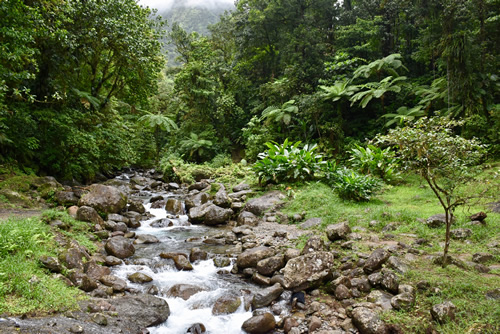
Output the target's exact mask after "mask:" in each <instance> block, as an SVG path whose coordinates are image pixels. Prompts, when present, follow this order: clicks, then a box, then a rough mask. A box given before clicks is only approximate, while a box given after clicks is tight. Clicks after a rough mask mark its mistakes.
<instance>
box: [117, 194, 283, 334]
mask: <svg viewBox="0 0 500 334" xmlns="http://www.w3.org/2000/svg"><path fill="white" fill-rule="evenodd" d="M158 195H161V196H163V198H164V199H165V200H166V199H168V198H176V199H179V200H181V201H182V203H183V205H184V201H183V196H182V195H179V194H175V193H172V192H154V193H153V192H148V191H141V192H140V193H139V196H135V197H136V199H140V200H142V201H143V203H144V207H145V208H146V211H147V212H149V214H150V215H151V216H152V218H150V219H147V220H144V221H141V227H139V228H137V229H136V230H135V232H136V234H137V235H140V234H149V235H154V236H155V237H157V238H158V239H159V241H160V242H159V243H153V244H143V245H136V252H135V255H134V256H133V257H131V258H130V259H129V260H128V261H126V263H125V264H122V265H120V266H117V267H115V268H114V269H113V275H116V276H118V277H120V278H122V279H124V280H127V277H128V275H130V274H133V273H135V272H141V273H144V274H146V275H148V276H150V277H151V278H153V281H151V282H149V283H145V284H136V283H132V282H129V285H130V286H131V287H132V288H135V289H137V290H139V291H141V292H148V291H151V289H156V288H157V291H159V292H158V294H157V295H158V297H161V298H164V299H165V300H166V301H167V303H168V304H169V306H170V312H171V314H170V316H169V318H168V320H167V321H166V322H165V323H163V324H161V325H159V326H157V327H152V328H148V329H149V331H150V332H151V333H152V334H166V333H169V334H176V333H186V332H187V331H188V329H189V328H190V327H191V326H192V325H193V324H196V323H201V324H203V325H204V326H205V328H206V333H221V332H224V333H225V334H239V333H245V332H244V331H242V330H241V325H242V323H243V322H244V321H245V320H247V319H249V318H250V317H251V316H252V312H251V311H250V310H245V307H244V305H245V304H246V305H248V302H247V303H245V300H244V297H243V296H244V295H246V296H250V295H251V294H253V293H254V292H256V291H258V290H260V289H261V288H260V287H259V286H257V285H255V284H252V283H249V282H246V281H244V280H243V279H241V278H239V277H238V276H236V275H233V274H231V273H230V271H231V268H232V266H233V264H234V262H235V260H236V259H235V258H231V257H228V255H226V252H227V251H229V252H230V248H231V247H233V246H232V245H213V244H206V243H204V242H203V240H204V239H205V238H206V237H210V236H215V235H217V234H220V233H223V232H229V231H230V228H228V227H225V226H223V227H207V226H204V225H192V224H190V223H189V221H188V216H187V215H177V216H173V215H171V214H169V213H168V212H167V211H166V210H165V209H154V208H151V203H149V202H150V199H151V198H152V197H153V196H158ZM164 218H169V219H170V220H171V222H172V223H173V226H169V227H151V226H150V224H151V223H152V222H155V221H158V220H159V219H164ZM194 247H198V248H200V249H201V250H204V251H206V252H208V259H207V260H198V261H195V262H193V263H192V265H193V270H191V271H179V270H177V269H176V267H175V266H174V265H173V261H171V260H166V259H163V258H161V257H160V256H159V254H160V253H162V252H165V253H184V254H186V255H187V256H188V257H189V254H190V251H191V249H192V248H194ZM214 257H224V258H226V259H229V260H230V264H229V265H227V266H225V267H216V265H215V264H214ZM226 262H227V261H226ZM176 284H190V285H195V286H197V287H200V288H202V289H203V291H201V292H198V293H196V294H194V295H192V296H191V297H190V298H189V299H187V300H184V299H182V298H178V297H168V296H167V293H166V292H167V291H168V289H169V288H171V287H172V286H174V285H176ZM234 294H237V295H240V296H242V297H240V298H241V300H242V303H241V306H240V307H239V308H238V310H237V311H236V312H235V313H232V314H224V315H213V314H212V308H213V305H214V303H215V302H216V301H217V299H218V298H220V297H222V296H224V295H234ZM281 303H282V304H284V303H285V301H283V300H282V301H281ZM247 308H248V307H247ZM283 309H286V306H284V305H283Z"/></svg>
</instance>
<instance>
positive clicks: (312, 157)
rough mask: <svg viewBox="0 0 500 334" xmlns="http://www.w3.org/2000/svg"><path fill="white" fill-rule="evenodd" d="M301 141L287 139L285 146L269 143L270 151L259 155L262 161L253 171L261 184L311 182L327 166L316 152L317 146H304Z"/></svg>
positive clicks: (256, 164) (257, 163) (267, 144)
mask: <svg viewBox="0 0 500 334" xmlns="http://www.w3.org/2000/svg"><path fill="white" fill-rule="evenodd" d="M300 144H301V142H300V141H298V142H295V143H292V142H289V141H288V139H285V141H284V143H283V144H281V145H280V144H278V143H276V142H267V143H266V146H267V147H268V150H267V151H266V152H262V153H259V158H260V160H259V161H257V162H256V163H255V165H254V166H253V170H254V172H255V173H256V175H257V177H258V178H259V183H260V182H262V181H264V183H267V182H283V181H292V182H293V181H299V180H310V179H312V178H313V177H314V174H315V173H316V172H319V171H320V170H321V167H322V166H324V165H325V164H326V162H325V161H323V156H322V155H321V154H319V153H315V152H314V151H315V150H316V149H317V145H315V144H314V145H307V144H306V145H304V147H303V148H299V145H300Z"/></svg>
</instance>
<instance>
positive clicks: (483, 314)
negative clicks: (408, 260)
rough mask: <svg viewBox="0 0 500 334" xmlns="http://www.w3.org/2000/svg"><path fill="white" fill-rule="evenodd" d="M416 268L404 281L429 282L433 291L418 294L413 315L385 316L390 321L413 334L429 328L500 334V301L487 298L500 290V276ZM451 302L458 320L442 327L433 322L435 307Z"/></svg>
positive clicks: (428, 265) (421, 264) (420, 263)
mask: <svg viewBox="0 0 500 334" xmlns="http://www.w3.org/2000/svg"><path fill="white" fill-rule="evenodd" d="M412 267H413V268H414V269H413V270H411V271H410V272H409V273H407V274H406V275H405V276H404V278H403V279H404V281H405V283H411V284H414V283H416V282H419V281H425V282H428V283H429V286H430V288H429V289H427V290H426V291H419V292H418V293H417V300H416V304H415V306H414V307H413V308H412V309H411V310H410V311H399V312H388V313H385V314H384V318H385V320H386V321H388V322H390V323H396V324H399V325H400V326H401V327H402V328H404V329H405V330H406V331H408V332H411V333H424V332H425V330H426V328H427V327H429V326H434V328H435V329H436V330H437V331H438V332H439V333H443V334H455V333H498V331H499V330H500V326H499V322H498V320H499V319H500V308H499V307H498V301H497V300H493V299H488V298H486V297H485V294H486V292H487V291H490V290H493V289H496V288H500V281H499V280H498V276H496V275H484V274H480V273H477V272H475V271H473V270H463V269H460V268H457V267H456V266H453V265H450V266H448V267H446V268H442V267H441V266H436V265H432V264H431V263H429V262H428V261H425V260H420V261H417V262H415V263H414V264H412ZM436 289H437V290H436ZM447 300H449V301H451V302H453V304H455V306H456V307H457V312H456V316H457V318H456V320H455V321H452V322H448V323H445V324H442V325H440V324H437V323H435V322H433V321H432V320H431V316H430V309H431V307H432V306H433V305H435V304H439V303H442V302H444V301H447Z"/></svg>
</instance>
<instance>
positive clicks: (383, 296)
mask: <svg viewBox="0 0 500 334" xmlns="http://www.w3.org/2000/svg"><path fill="white" fill-rule="evenodd" d="M393 297H394V296H393V295H392V294H390V293H388V292H385V291H382V290H373V291H372V292H370V294H369V295H368V296H366V300H367V301H368V302H370V303H374V304H376V305H378V306H380V307H382V309H383V310H391V309H392V304H391V300H392V298H393Z"/></svg>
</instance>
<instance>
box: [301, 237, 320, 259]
mask: <svg viewBox="0 0 500 334" xmlns="http://www.w3.org/2000/svg"><path fill="white" fill-rule="evenodd" d="M324 250H325V243H324V242H323V239H321V237H319V236H312V237H310V238H309V240H307V242H306V244H305V246H304V248H303V249H302V252H301V253H300V255H305V254H309V253H313V252H321V251H324Z"/></svg>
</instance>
